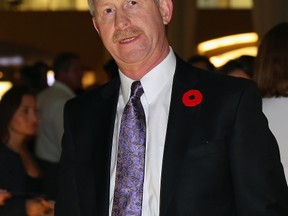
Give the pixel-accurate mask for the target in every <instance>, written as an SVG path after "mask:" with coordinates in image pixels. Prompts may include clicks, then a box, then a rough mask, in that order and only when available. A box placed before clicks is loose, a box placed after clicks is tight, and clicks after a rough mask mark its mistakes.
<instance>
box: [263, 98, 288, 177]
mask: <svg viewBox="0 0 288 216" xmlns="http://www.w3.org/2000/svg"><path fill="white" fill-rule="evenodd" d="M263 112H264V114H265V115H266V117H267V119H268V124H269V128H270V130H271V131H272V133H273V134H274V136H275V138H276V140H277V142H278V145H279V149H280V156H281V162H282V164H283V167H284V172H285V176H286V181H287V180H288V132H287V126H288V98H287V97H277V98H276V97H273V98H263Z"/></svg>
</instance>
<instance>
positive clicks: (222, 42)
mask: <svg viewBox="0 0 288 216" xmlns="http://www.w3.org/2000/svg"><path fill="white" fill-rule="evenodd" d="M257 41H258V35H257V34H256V33H254V32H252V33H243V34H236V35H229V36H225V37H221V38H215V39H213V40H208V41H205V42H202V43H200V44H199V45H198V52H199V54H205V53H206V52H208V51H211V50H215V49H219V48H223V47H228V46H232V45H236V44H245V43H253V42H254V43H255V42H257Z"/></svg>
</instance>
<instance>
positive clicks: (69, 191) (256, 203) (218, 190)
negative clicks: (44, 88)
mask: <svg viewBox="0 0 288 216" xmlns="http://www.w3.org/2000/svg"><path fill="white" fill-rule="evenodd" d="M119 88H120V81H119V78H116V79H115V80H113V81H112V82H110V83H109V84H107V85H106V86H105V87H102V88H100V89H98V90H94V91H91V92H89V93H87V94H85V95H83V96H81V97H77V98H75V99H72V100H70V101H69V102H68V103H67V104H66V106H65V117H64V128H65V132H64V136H63V151H62V157H61V163H60V164H61V169H60V174H59V175H60V177H59V196H58V199H57V201H56V216H108V209H109V187H110V159H111V146H112V137H113V128H114V121H115V114H116V107H117V101H118V94H119ZM191 89H195V90H199V91H200V92H201V93H202V95H203V100H202V102H201V103H200V104H199V105H197V106H195V107H187V106H185V105H184V104H183V102H182V97H183V94H184V93H185V92H187V91H188V90H191ZM189 215H191V216H192V215H193V216H211V215H213V216H252V215H253V216H287V215H288V189H287V185H286V182H285V177H284V174H283V168H282V165H281V163H280V158H279V150H278V146H277V143H276V140H275V138H274V137H273V135H272V134H271V132H270V130H269V129H268V125H267V120H266V118H265V117H264V115H263V113H262V112H261V96H260V95H259V92H258V89H257V87H256V85H255V84H254V83H253V82H252V81H246V80H243V79H240V78H230V77H226V76H221V75H215V74H212V73H208V72H204V71H201V70H198V69H196V68H193V67H191V66H190V65H188V64H187V63H185V62H183V61H182V60H180V59H179V58H177V65H176V72H175V76H174V81H173V89H172V98H171V106H170V113H169V120H168V127H167V135H166V142H165V150H164V157H163V167H162V179H161V194H160V216H189ZM145 216H146V215H145ZM147 216H148V215H147Z"/></svg>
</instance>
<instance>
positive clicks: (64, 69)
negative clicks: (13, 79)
mask: <svg viewBox="0 0 288 216" xmlns="http://www.w3.org/2000/svg"><path fill="white" fill-rule="evenodd" d="M53 70H54V73H55V82H54V84H53V85H52V86H51V87H49V88H46V89H45V90H44V91H42V92H40V94H39V95H38V98H37V99H38V108H39V110H40V112H39V117H40V124H39V133H38V136H37V142H36V148H35V152H36V156H37V158H38V159H39V163H40V166H41V169H42V171H43V174H44V176H43V193H44V194H46V195H47V196H48V197H49V198H50V199H55V197H56V188H57V172H58V163H59V160H60V155H61V139H62V135H63V108H64V104H65V102H66V101H67V100H69V99H71V98H73V97H75V91H76V90H78V89H79V88H81V79H82V75H83V70H82V66H81V62H80V59H79V56H78V55H77V54H74V53H61V54H60V55H58V56H57V57H56V58H55V60H54V62H53Z"/></svg>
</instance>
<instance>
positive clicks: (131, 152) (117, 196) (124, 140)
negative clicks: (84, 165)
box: [112, 81, 146, 216]
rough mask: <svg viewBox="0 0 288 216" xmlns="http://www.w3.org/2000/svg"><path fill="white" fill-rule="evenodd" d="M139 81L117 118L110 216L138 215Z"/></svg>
mask: <svg viewBox="0 0 288 216" xmlns="http://www.w3.org/2000/svg"><path fill="white" fill-rule="evenodd" d="M143 92H144V91H143V88H142V86H141V83H140V81H135V82H133V83H132V85H131V96H130V99H129V101H128V103H127V104H126V106H125V108H124V112H123V115H122V119H121V125H120V133H119V143H118V158H117V171H116V182H115V190H114V200H113V208H112V216H128V215H133V216H141V212H142V198H143V182H144V170H145V143H146V123H145V113H144V110H143V107H142V104H141V101H140V97H141V95H142V94H143Z"/></svg>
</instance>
